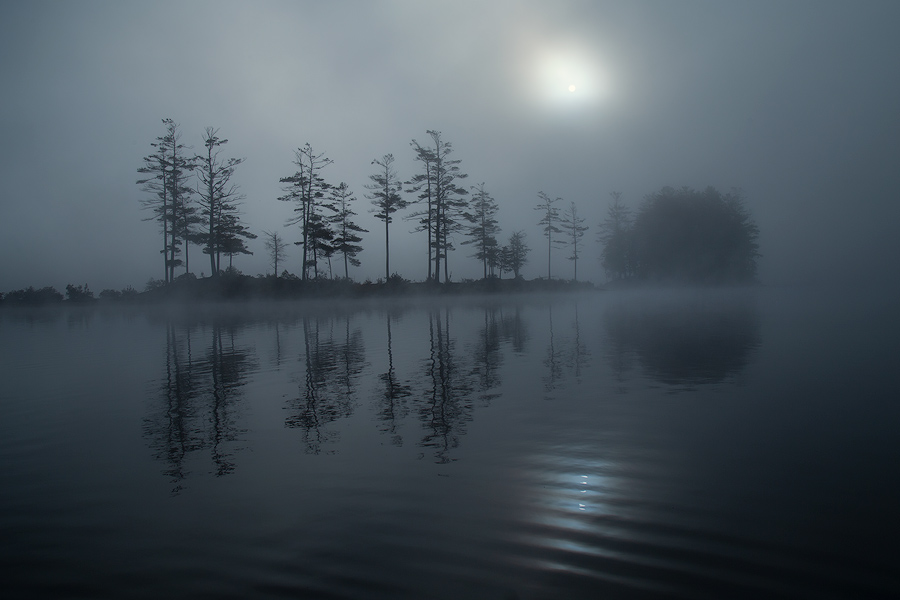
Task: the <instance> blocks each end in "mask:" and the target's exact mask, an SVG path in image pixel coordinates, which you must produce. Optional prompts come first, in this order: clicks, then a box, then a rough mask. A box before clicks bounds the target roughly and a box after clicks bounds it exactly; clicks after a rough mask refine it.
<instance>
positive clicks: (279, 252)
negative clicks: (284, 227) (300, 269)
mask: <svg viewBox="0 0 900 600" xmlns="http://www.w3.org/2000/svg"><path fill="white" fill-rule="evenodd" d="M263 236H264V240H265V244H266V250H268V251H269V260H271V261H272V271H273V272H274V273H275V277H276V279H277V278H278V263H280V262H283V261H284V259H285V257H286V256H287V242H285V241H284V239H283V238H282V237H281V235H280V234H279V233H278V232H277V231H263Z"/></svg>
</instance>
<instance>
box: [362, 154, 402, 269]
mask: <svg viewBox="0 0 900 600" xmlns="http://www.w3.org/2000/svg"><path fill="white" fill-rule="evenodd" d="M372 164H373V165H377V166H378V171H377V172H376V173H375V174H373V175H369V179H371V180H372V183H369V184H366V189H367V190H371V191H372V193H371V194H366V197H367V198H369V199H370V200H371V201H372V204H373V205H374V206H375V217H376V218H378V219H380V220H382V221H384V278H385V280H387V279H389V278H390V276H391V244H390V225H391V223H392V222H393V220H394V217H393V216H392V215H393V214H394V213H395V212H397V211H398V210H402V209H404V208H406V207H407V206H408V205H409V202H407V201H406V200H405V199H404V198H403V196H401V195H400V192H401V191H402V185H401V184H400V180H399V179H398V178H397V172H396V171H395V170H394V167H393V166H392V165H393V164H394V155H393V154H385V155H384V156H382V157H381V158H376V159H375V160H373V161H372Z"/></svg>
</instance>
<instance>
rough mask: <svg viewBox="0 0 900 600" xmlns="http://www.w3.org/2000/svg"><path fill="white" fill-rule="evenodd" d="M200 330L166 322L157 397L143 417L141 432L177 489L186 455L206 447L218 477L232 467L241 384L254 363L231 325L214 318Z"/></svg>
mask: <svg viewBox="0 0 900 600" xmlns="http://www.w3.org/2000/svg"><path fill="white" fill-rule="evenodd" d="M204 329H205V328H204ZM204 329H200V331H195V329H194V328H192V327H190V326H185V327H179V326H178V325H176V324H175V323H174V322H172V321H169V322H167V323H166V326H165V331H166V346H165V376H164V379H163V382H162V386H161V387H162V389H161V392H162V394H161V399H160V400H157V403H156V406H155V408H154V410H153V411H152V412H151V414H150V415H149V416H148V417H147V418H146V419H145V422H144V435H145V436H146V437H147V438H148V440H149V443H150V446H151V448H152V449H153V450H154V453H155V456H156V458H157V459H159V460H162V461H163V462H165V463H166V470H165V473H166V475H168V476H169V477H170V478H171V480H172V482H173V483H174V484H175V487H174V489H173V492H175V493H177V492H178V491H180V490H181V486H182V485H183V483H182V482H183V480H184V479H185V478H186V477H187V476H188V475H189V474H190V471H189V468H188V461H189V459H190V458H192V457H193V456H194V455H195V453H197V452H198V451H200V450H204V449H208V450H209V451H210V457H211V460H212V463H213V465H214V466H215V467H214V471H213V472H214V474H215V475H216V476H222V475H227V474H229V473H231V472H232V471H233V470H234V452H235V447H234V445H235V443H236V442H238V441H239V439H240V436H241V434H242V433H243V431H244V430H243V429H242V428H241V426H240V424H239V420H238V416H239V415H238V414H237V403H238V401H239V400H240V399H241V392H240V388H241V387H242V386H243V385H244V383H245V378H246V375H247V372H248V371H250V370H252V369H255V367H256V364H255V358H253V357H252V355H251V354H250V352H249V351H248V350H247V349H245V348H240V347H237V346H236V345H235V339H234V335H235V325H234V324H229V325H227V326H226V325H223V324H222V323H221V322H220V321H214V322H213V324H212V325H211V326H210V327H209V328H208V331H204ZM203 334H207V335H209V336H210V337H209V345H208V346H206V347H205V348H204V349H203V350H202V351H201V352H202V355H201V356H200V357H199V358H198V357H197V356H195V351H194V348H193V347H194V345H195V341H194V339H195V338H196V337H198V336H202V335H203Z"/></svg>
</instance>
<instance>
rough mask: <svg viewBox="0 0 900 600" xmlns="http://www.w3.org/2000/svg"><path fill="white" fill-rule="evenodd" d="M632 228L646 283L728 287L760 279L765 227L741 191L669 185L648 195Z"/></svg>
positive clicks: (638, 266) (638, 270)
mask: <svg viewBox="0 0 900 600" xmlns="http://www.w3.org/2000/svg"><path fill="white" fill-rule="evenodd" d="M632 229H633V235H634V248H635V265H636V273H637V275H638V276H639V277H640V278H642V279H654V280H672V281H684V282H690V283H723V282H747V281H752V280H753V279H754V278H755V276H756V258H757V257H758V256H759V251H758V250H759V244H758V243H757V240H758V237H759V228H758V227H757V226H756V224H755V223H754V222H753V219H752V218H751V216H750V213H749V212H748V211H747V209H746V208H745V207H744V205H743V200H742V198H741V195H740V192H738V191H733V192H731V193H728V194H722V193H720V192H719V191H717V190H716V189H715V188H712V187H708V188H706V189H705V190H703V191H702V192H701V191H696V190H693V189H691V188H688V187H683V188H681V189H679V190H676V189H674V188H671V187H665V188H663V189H662V190H660V191H659V192H656V193H655V194H651V195H650V196H648V197H647V199H646V200H645V202H644V204H643V205H642V206H641V209H640V211H639V212H638V215H637V217H636V218H635V221H634V225H633V228H632Z"/></svg>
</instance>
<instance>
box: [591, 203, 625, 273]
mask: <svg viewBox="0 0 900 600" xmlns="http://www.w3.org/2000/svg"><path fill="white" fill-rule="evenodd" d="M610 195H611V196H612V199H613V200H612V203H611V204H610V205H609V208H608V209H607V212H606V219H605V220H604V221H603V223H601V224H600V234H599V236H598V241H599V242H600V243H601V244H602V245H603V250H602V252H601V255H600V260H601V264H602V265H603V270H604V271H605V272H606V277H607V279H624V278H625V277H628V276H629V275H632V274H633V272H634V252H633V244H632V242H633V237H632V232H631V224H632V221H631V211H630V210H629V209H628V208H627V207H626V206H625V205H624V204H623V203H622V193H621V192H611V193H610Z"/></svg>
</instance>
